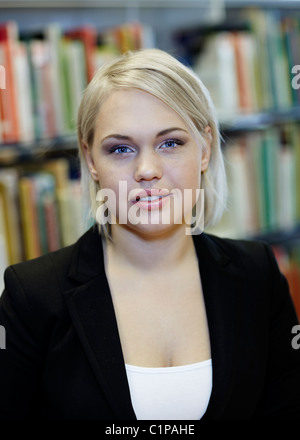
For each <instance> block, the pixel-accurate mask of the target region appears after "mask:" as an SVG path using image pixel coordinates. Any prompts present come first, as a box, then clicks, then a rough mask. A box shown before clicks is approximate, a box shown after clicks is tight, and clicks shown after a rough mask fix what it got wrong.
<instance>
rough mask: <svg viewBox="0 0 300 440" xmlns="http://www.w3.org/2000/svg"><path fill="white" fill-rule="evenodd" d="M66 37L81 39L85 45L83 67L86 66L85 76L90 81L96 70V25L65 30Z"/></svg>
mask: <svg viewBox="0 0 300 440" xmlns="http://www.w3.org/2000/svg"><path fill="white" fill-rule="evenodd" d="M64 35H65V37H66V38H67V39H70V40H75V41H80V42H82V44H83V47H84V57H85V63H83V64H82V67H85V73H84V74H85V76H86V77H87V82H90V81H91V79H92V78H93V76H94V74H95V70H96V64H95V52H96V49H97V30H96V28H95V27H94V26H88V25H86V26H81V27H78V28H75V29H71V30H69V31H66V32H65V34H64Z"/></svg>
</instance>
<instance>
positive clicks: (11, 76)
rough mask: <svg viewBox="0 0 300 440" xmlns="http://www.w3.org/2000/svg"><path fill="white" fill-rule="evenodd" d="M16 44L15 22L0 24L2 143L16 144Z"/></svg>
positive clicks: (16, 30) (16, 28)
mask: <svg viewBox="0 0 300 440" xmlns="http://www.w3.org/2000/svg"><path fill="white" fill-rule="evenodd" d="M17 44H18V27H17V24H16V22H14V21H8V22H6V23H2V24H0V56H1V59H0V64H1V65H2V66H4V68H5V79H6V81H5V83H6V84H5V89H1V90H0V108H1V118H2V120H1V127H2V141H3V142H4V143H5V142H7V143H11V142H18V140H19V120H18V110H17V106H18V103H17V90H16V82H15V66H14V60H15V57H16V51H17Z"/></svg>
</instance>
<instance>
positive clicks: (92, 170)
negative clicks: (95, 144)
mask: <svg viewBox="0 0 300 440" xmlns="http://www.w3.org/2000/svg"><path fill="white" fill-rule="evenodd" d="M81 148H82V151H83V153H84V156H85V161H86V164H87V167H88V169H89V172H90V175H91V176H92V178H93V179H94V180H95V182H98V181H99V178H98V173H97V170H96V168H95V164H94V159H93V153H92V149H91V148H90V147H89V146H88V145H86V144H84V143H82V144H81Z"/></svg>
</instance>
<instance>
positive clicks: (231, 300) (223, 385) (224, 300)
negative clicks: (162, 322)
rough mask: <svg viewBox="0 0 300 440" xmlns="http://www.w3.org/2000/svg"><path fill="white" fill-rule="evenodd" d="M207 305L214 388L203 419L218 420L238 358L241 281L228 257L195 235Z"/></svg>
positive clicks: (207, 238) (209, 241) (226, 399)
mask: <svg viewBox="0 0 300 440" xmlns="http://www.w3.org/2000/svg"><path fill="white" fill-rule="evenodd" d="M194 243H195V248H196V251H197V256H198V260H199V268H200V275H201V283H202V289H203V295H204V301H205V306H206V313H207V320H208V327H209V335H210V345H211V357H212V369H213V386H212V394H211V398H210V401H209V404H208V408H207V410H206V413H205V415H204V417H203V419H202V420H209V419H218V418H220V417H222V412H223V410H224V407H225V406H226V403H227V401H228V399H229V397H230V390H231V389H232V384H233V380H234V377H235V366H236V356H237V343H238V339H239V334H240V332H239V327H240V312H239V310H240V307H241V298H242V290H243V280H242V278H241V276H240V274H239V272H238V269H237V268H236V266H235V265H234V264H232V262H231V260H230V258H229V257H228V256H227V255H226V254H225V253H224V252H223V251H222V250H221V248H220V247H219V246H217V245H216V243H215V242H214V240H212V239H211V238H210V236H208V235H206V234H202V235H200V236H194Z"/></svg>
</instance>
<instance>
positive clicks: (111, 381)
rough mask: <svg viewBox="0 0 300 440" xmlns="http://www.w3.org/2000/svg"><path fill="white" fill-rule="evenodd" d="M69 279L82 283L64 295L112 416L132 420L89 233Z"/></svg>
mask: <svg viewBox="0 0 300 440" xmlns="http://www.w3.org/2000/svg"><path fill="white" fill-rule="evenodd" d="M70 274H71V277H72V278H73V279H74V278H76V279H77V280H78V281H83V280H85V282H84V284H81V285H80V286H78V287H76V288H74V289H71V290H68V291H66V292H64V296H65V299H66V304H67V307H68V309H69V313H70V316H71V319H72V322H73V324H74V327H75V328H76V331H77V333H78V336H79V338H80V341H81V344H82V347H83V349H84V350H85V353H86V355H87V358H88V360H89V362H90V365H91V367H92V369H93V371H94V374H95V376H96V378H97V380H98V382H99V385H100V387H101V389H102V391H103V392H104V393H105V395H106V398H107V401H108V403H109V404H110V406H111V408H112V410H113V412H114V417H115V418H116V419H119V420H122V419H123V420H130V419H135V418H136V416H135V413H134V410H133V408H132V404H131V399H130V391H129V386H128V381H127V376H126V370H125V367H124V359H123V354H122V348H121V342H120V339H119V333H118V327H117V322H116V318H115V313H114V308H113V303H112V299H111V295H110V291H109V286H108V282H107V279H106V276H105V271H104V262H103V253H102V243H101V238H100V237H99V236H98V233H97V232H96V233H92V232H91V231H89V232H88V233H87V234H86V236H85V238H84V239H83V240H80V241H79V243H78V248H77V249H76V252H75V254H74V259H73V262H72V265H71V270H70Z"/></svg>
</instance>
